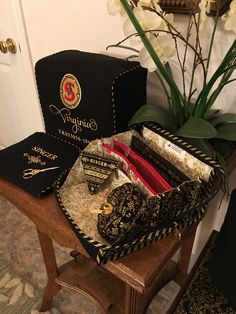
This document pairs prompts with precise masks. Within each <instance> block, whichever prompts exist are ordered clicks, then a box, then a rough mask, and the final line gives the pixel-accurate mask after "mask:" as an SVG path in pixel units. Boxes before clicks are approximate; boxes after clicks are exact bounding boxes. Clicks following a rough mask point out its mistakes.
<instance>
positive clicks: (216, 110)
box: [206, 109, 220, 120]
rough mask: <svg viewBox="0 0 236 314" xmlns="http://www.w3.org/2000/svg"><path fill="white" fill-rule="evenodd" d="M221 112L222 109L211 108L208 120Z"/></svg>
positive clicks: (207, 116)
mask: <svg viewBox="0 0 236 314" xmlns="http://www.w3.org/2000/svg"><path fill="white" fill-rule="evenodd" d="M219 112H220V109H210V110H209V111H208V113H207V115H206V120H209V119H211V118H214V117H215V115H216V114H217V113H219Z"/></svg>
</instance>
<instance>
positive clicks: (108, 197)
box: [55, 123, 224, 265]
mask: <svg viewBox="0 0 236 314" xmlns="http://www.w3.org/2000/svg"><path fill="white" fill-rule="evenodd" d="M115 142H118V143H123V144H124V145H125V146H126V147H129V148H128V152H126V153H124V156H125V157H124V158H126V157H127V156H128V154H129V153H130V150H132V152H134V154H137V155H138V156H141V158H142V159H143V160H144V161H145V162H148V164H149V165H150V168H149V170H150V169H151V172H152V173H151V174H148V175H147V177H148V176H149V175H150V176H151V180H152V181H151V182H152V183H153V184H152V183H150V182H149V185H148V184H146V185H145V184H143V182H142V177H141V179H140V178H139V177H138V176H137V174H136V173H132V171H131V173H132V174H131V175H130V172H129V171H128V172H129V173H127V171H121V170H125V167H124V165H123V166H122V167H121V166H120V165H121V164H120V160H119V164H118V166H117V168H116V170H115V171H113V172H112V171H110V173H112V174H111V175H110V176H107V177H108V179H107V180H105V183H103V184H102V188H99V189H98V191H97V193H91V187H92V188H93V189H94V188H95V189H96V187H97V185H96V184H97V182H95V187H94V185H93V184H92V185H91V182H90V185H89V182H88V178H89V176H88V173H89V174H90V175H91V173H92V172H93V170H94V168H93V167H94V163H95V166H98V167H97V168H99V166H101V163H100V162H102V163H103V165H104V160H105V164H106V165H107V163H106V161H107V160H111V159H112V160H114V164H115V163H116V162H117V160H118V159H119V158H118V159H117V156H115V154H114V152H113V149H112V148H111V151H109V149H107V147H114V143H115ZM94 156H95V162H94ZM96 156H97V157H98V161H96ZM103 158H105V159H103ZM108 158H109V159H108ZM91 161H92V163H93V165H92V168H91V167H90V166H91V164H90V162H91ZM99 163H100V164H99ZM95 168H96V167H95ZM111 168H112V167H110V169H111ZM120 169H121V170H120ZM141 169H143V170H144V172H145V173H146V169H145V165H144V166H143V165H141ZM153 169H154V170H153ZM126 170H127V169H126ZM86 171H87V172H86ZM153 171H154V172H153ZM155 171H158V173H156V172H155ZM124 172H125V174H124ZM145 173H144V176H145ZM153 173H154V176H153ZM90 177H91V176H90ZM127 177H128V179H127ZM153 180H156V182H157V184H156V182H154V181H153ZM223 180H224V170H223V168H222V167H221V166H220V165H219V164H217V163H216V162H215V161H213V160H212V159H211V158H209V157H208V156H207V155H205V154H203V153H202V152H201V151H199V150H198V149H197V148H195V147H193V146H191V145H189V144H188V143H186V142H184V141H183V140H182V139H180V138H178V137H177V136H175V135H173V134H171V133H170V132H167V131H165V130H163V129H162V128H160V127H159V126H157V125H155V124H153V123H145V124H144V126H142V129H141V130H139V132H138V131H136V130H130V131H127V132H123V133H120V134H117V135H114V136H112V137H109V138H102V139H98V140H94V141H92V142H90V143H89V145H88V146H87V147H86V148H85V149H84V150H83V152H82V154H81V155H80V157H79V158H78V159H77V161H76V162H75V164H74V166H73V168H72V169H71V171H70V172H69V174H68V175H67V178H66V180H65V181H64V178H63V176H61V177H60V178H59V180H58V182H57V185H56V187H55V190H56V197H57V200H58V203H59V205H60V207H61V209H62V210H63V213H64V214H65V217H66V219H67V220H68V222H69V224H70V225H71V227H72V229H73V230H74V232H75V233H76V235H77V237H78V238H79V240H80V242H81V244H82V245H83V246H84V247H85V249H86V251H87V252H88V254H89V255H90V256H91V258H92V259H93V260H94V261H96V262H97V264H99V265H101V264H105V263H107V262H108V261H111V260H114V259H117V258H119V257H121V256H123V255H126V254H129V253H131V252H133V251H136V250H138V249H140V248H142V247H144V246H146V245H148V244H151V243H152V242H154V241H157V240H160V239H162V238H164V237H166V236H168V235H170V234H173V235H176V236H180V235H181V231H182V230H183V229H184V228H186V227H187V226H190V225H191V224H193V223H195V222H197V221H199V220H200V219H201V218H202V217H203V215H204V213H205V211H206V207H207V203H208V201H209V199H211V198H212V197H213V196H214V195H215V193H216V192H217V190H218V189H219V188H220V186H221V185H222V183H223ZM63 181H64V183H63V184H62V185H61V182H63ZM144 181H145V180H144ZM213 182H214V184H213ZM215 183H217V184H215ZM158 184H159V185H160V190H159V192H158V191H157V190H158ZM129 186H136V187H137V188H138V189H139V191H141V193H142V196H143V199H142V200H141V204H142V205H140V206H138V205H137V204H138V201H137V198H138V197H139V194H137V193H136V194H135V193H133V194H134V198H133V199H132V202H131V203H130V204H133V208H132V205H131V207H129V208H128V209H127V207H126V208H125V210H124V211H123V212H122V210H123V209H122V206H123V205H122V204H125V202H123V200H122V199H121V197H122V195H123V197H124V198H125V197H126V196H125V195H127V193H130V191H128V190H127V189H126V190H125V189H124V188H128V187H129ZM150 186H151V187H150ZM154 186H156V187H157V188H153V187H154ZM136 187H135V189H136ZM121 189H123V193H119V192H120V190H121ZM138 193H139V192H138ZM131 194H132V193H131ZM137 195H138V196H137ZM113 201H114V202H115V203H114V202H113ZM107 202H108V204H109V202H110V203H112V204H113V205H114V204H116V205H114V208H116V206H117V207H119V208H120V210H121V211H120V212H119V210H118V213H117V212H116V213H115V212H112V211H111V212H109V213H108V214H103V212H102V211H101V208H103V207H102V206H103V205H104V204H107ZM114 208H113V210H114ZM140 208H141V209H140ZM114 211H115V210H114ZM140 211H141V212H142V215H141V216H140ZM119 214H120V216H119ZM112 215H113V216H115V217H114V219H113V220H112V219H110V218H111V217H112ZM116 215H118V216H116ZM122 215H123V216H122ZM137 215H139V218H138V219H136V217H137ZM140 217H141V218H140ZM117 221H119V223H118V224H117ZM130 224H133V228H131V230H130V231H127V229H125V227H124V226H126V225H130ZM104 234H105V235H107V237H106V236H104Z"/></svg>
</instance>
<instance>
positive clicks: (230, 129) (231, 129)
mask: <svg viewBox="0 0 236 314" xmlns="http://www.w3.org/2000/svg"><path fill="white" fill-rule="evenodd" d="M216 137H217V138H223V139H225V140H230V141H236V123H221V124H219V126H217V135H216Z"/></svg>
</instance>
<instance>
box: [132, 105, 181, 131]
mask: <svg viewBox="0 0 236 314" xmlns="http://www.w3.org/2000/svg"><path fill="white" fill-rule="evenodd" d="M145 121H152V122H157V123H159V124H160V125H161V126H162V127H163V128H164V129H167V130H168V131H172V132H175V131H176V128H175V122H174V119H173V117H172V115H171V113H170V112H169V111H168V110H167V109H165V108H163V107H160V106H154V105H144V106H142V107H140V108H139V109H138V110H137V111H136V112H135V114H134V115H133V117H132V118H131V119H130V121H129V123H128V125H129V126H131V125H133V124H136V123H140V122H145Z"/></svg>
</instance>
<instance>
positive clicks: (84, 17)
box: [22, 0, 124, 63]
mask: <svg viewBox="0 0 236 314" xmlns="http://www.w3.org/2000/svg"><path fill="white" fill-rule="evenodd" d="M22 7H23V12H24V18H25V23H26V29H27V33H28V39H29V45H30V48H31V54H32V59H33V62H34V63H35V62H36V61H37V60H38V59H40V58H42V57H44V56H46V55H49V54H51V53H54V52H57V51H60V50H65V49H78V50H83V51H89V52H105V50H106V46H107V45H109V44H113V43H116V42H117V41H119V40H121V39H122V38H123V32H122V23H121V21H120V19H119V17H116V18H114V17H112V16H109V14H108V13H107V9H106V0H99V1H98V0H86V1H82V0H67V1H65V0H22ZM116 51H117V50H116ZM119 53H123V54H124V51H123V52H122V51H119Z"/></svg>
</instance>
